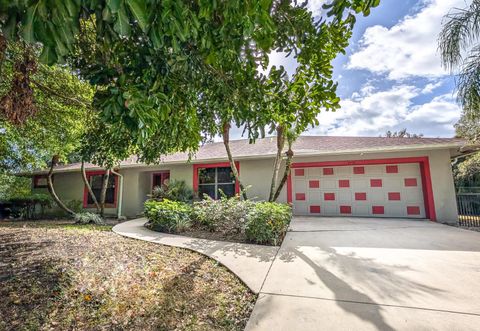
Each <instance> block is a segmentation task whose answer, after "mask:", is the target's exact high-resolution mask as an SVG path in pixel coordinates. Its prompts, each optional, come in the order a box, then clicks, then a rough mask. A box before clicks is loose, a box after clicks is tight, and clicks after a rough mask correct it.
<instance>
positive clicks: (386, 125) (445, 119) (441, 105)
mask: <svg viewBox="0 0 480 331" xmlns="http://www.w3.org/2000/svg"><path fill="white" fill-rule="evenodd" d="M421 93H422V90H421V89H419V88H417V87H415V86H411V85H396V86H393V87H392V88H390V89H388V90H386V91H377V90H374V89H372V88H371V87H370V86H368V87H367V88H363V89H361V91H360V92H359V93H357V94H356V95H355V97H352V98H350V99H345V100H343V101H342V102H341V104H342V108H341V109H340V110H338V111H337V112H335V113H332V112H324V113H321V114H320V115H319V116H318V119H319V121H320V125H319V126H318V127H316V128H313V129H311V130H309V132H308V134H316V135H318V134H326V135H348V136H379V135H383V134H385V132H386V131H388V130H392V131H398V130H400V129H403V128H406V129H407V130H408V131H409V132H412V133H422V134H424V135H425V136H432V137H450V136H453V134H454V129H453V124H454V123H455V122H456V121H457V120H458V118H459V116H460V108H459V107H458V105H457V104H456V103H455V100H454V98H453V96H452V95H450V94H448V95H442V96H437V97H435V98H433V99H432V100H431V101H429V102H426V103H424V104H421V105H415V104H414V103H413V101H412V99H414V98H415V97H418V96H419V95H421Z"/></svg>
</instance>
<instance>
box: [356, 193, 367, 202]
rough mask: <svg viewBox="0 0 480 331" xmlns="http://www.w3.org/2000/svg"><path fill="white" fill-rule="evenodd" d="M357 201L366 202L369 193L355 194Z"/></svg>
mask: <svg viewBox="0 0 480 331" xmlns="http://www.w3.org/2000/svg"><path fill="white" fill-rule="evenodd" d="M355 200H357V201H365V200H367V193H365V192H357V193H355Z"/></svg>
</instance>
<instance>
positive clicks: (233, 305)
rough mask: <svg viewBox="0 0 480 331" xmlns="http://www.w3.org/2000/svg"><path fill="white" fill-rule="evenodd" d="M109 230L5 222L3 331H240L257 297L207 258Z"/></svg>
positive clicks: (0, 288) (1, 225)
mask: <svg viewBox="0 0 480 331" xmlns="http://www.w3.org/2000/svg"><path fill="white" fill-rule="evenodd" d="M109 229H110V226H79V225H72V224H70V223H66V222H64V223H61V222H38V223H37V222H31V223H29V222H25V223H19V222H2V221H0V298H2V299H1V300H0V330H72V329H76V330H242V329H243V328H244V326H245V324H246V321H247V320H248V317H249V315H250V313H251V310H252V309H253V304H254V302H255V299H256V296H255V295H254V294H252V293H251V292H250V291H249V290H248V289H247V288H246V286H245V285H244V284H243V283H241V282H240V281H239V280H238V279H237V278H236V277H235V276H234V275H233V274H231V273H230V272H229V271H228V270H226V269H225V268H224V267H222V266H220V265H218V264H217V263H216V262H215V261H213V260H211V259H208V258H206V257H204V256H202V255H199V254H196V253H193V252H190V251H187V250H183V249H179V248H173V247H166V246H161V245H156V244H151V243H146V242H141V241H136V240H131V239H127V238H123V237H119V236H118V235H116V234H114V233H113V232H111V231H109Z"/></svg>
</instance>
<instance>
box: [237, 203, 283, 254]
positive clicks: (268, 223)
mask: <svg viewBox="0 0 480 331" xmlns="http://www.w3.org/2000/svg"><path fill="white" fill-rule="evenodd" d="M291 219H292V210H291V208H290V206H288V205H286V204H280V203H275V202H258V203H255V204H254V206H253V208H252V209H251V210H250V212H249V213H248V215H247V223H246V228H245V234H246V236H247V239H248V240H249V241H251V242H254V243H257V244H270V245H278V244H280V243H281V241H282V240H283V237H284V236H285V233H286V232H287V228H288V224H289V223H290V220H291Z"/></svg>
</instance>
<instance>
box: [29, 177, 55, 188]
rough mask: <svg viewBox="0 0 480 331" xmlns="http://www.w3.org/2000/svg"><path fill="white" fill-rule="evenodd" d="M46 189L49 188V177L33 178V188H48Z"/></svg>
mask: <svg viewBox="0 0 480 331" xmlns="http://www.w3.org/2000/svg"><path fill="white" fill-rule="evenodd" d="M52 180H53V178H52ZM46 187H48V184H47V175H36V176H34V177H33V188H46Z"/></svg>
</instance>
